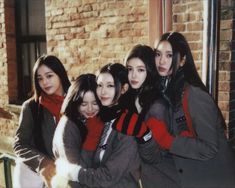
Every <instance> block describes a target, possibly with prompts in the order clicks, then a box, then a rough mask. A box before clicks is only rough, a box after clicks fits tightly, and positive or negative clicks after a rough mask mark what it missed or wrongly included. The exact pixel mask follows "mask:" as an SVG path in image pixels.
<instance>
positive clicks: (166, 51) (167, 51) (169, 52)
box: [156, 49, 173, 53]
mask: <svg viewBox="0 0 235 188" xmlns="http://www.w3.org/2000/svg"><path fill="white" fill-rule="evenodd" d="M156 52H159V53H162V52H161V51H160V50H158V49H156ZM166 53H173V52H172V51H166Z"/></svg>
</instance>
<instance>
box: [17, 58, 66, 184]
mask: <svg viewBox="0 0 235 188" xmlns="http://www.w3.org/2000/svg"><path fill="white" fill-rule="evenodd" d="M33 83H34V96H33V97H32V98H30V99H29V100H27V101H25V102H24V103H23V105H22V111H21V115H20V119H19V128H18V129H17V131H16V137H15V143H14V151H15V153H16V155H17V156H18V158H19V163H17V165H16V169H15V177H16V178H15V179H14V184H15V185H17V187H29V186H30V187H37V186H36V182H39V184H41V186H42V181H40V180H43V182H44V183H45V184H46V186H50V185H49V182H50V178H51V177H52V176H53V175H54V173H55V165H54V155H53V152H52V138H53V135H54V131H55V128H56V125H57V123H58V121H59V119H60V108H61V105H62V102H63V100H64V96H65V95H66V93H67V90H68V88H69V86H70V82H69V79H68V76H67V73H66V71H65V68H64V66H63V65H62V63H61V62H60V60H59V59H58V58H57V57H55V56H51V55H43V56H41V57H40V58H38V60H37V61H36V63H35V65H34V68H33ZM24 164H25V165H26V166H27V167H26V166H25V165H24ZM17 172H18V173H19V174H17ZM36 173H37V174H36ZM31 175H32V176H31ZM39 176H40V177H41V178H39ZM37 180H38V181H37Z"/></svg>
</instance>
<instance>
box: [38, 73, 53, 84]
mask: <svg viewBox="0 0 235 188" xmlns="http://www.w3.org/2000/svg"><path fill="white" fill-rule="evenodd" d="M53 77H54V74H52V73H49V74H47V75H46V76H45V78H46V79H47V80H49V79H51V78H53ZM43 79H44V78H43V76H40V75H39V76H38V77H37V80H38V82H40V81H42V80H43Z"/></svg>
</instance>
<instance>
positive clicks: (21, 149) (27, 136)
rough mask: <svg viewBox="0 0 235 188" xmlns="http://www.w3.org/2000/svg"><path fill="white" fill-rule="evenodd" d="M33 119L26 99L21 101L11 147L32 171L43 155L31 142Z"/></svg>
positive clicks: (36, 169)
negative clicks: (16, 127)
mask: <svg viewBox="0 0 235 188" xmlns="http://www.w3.org/2000/svg"><path fill="white" fill-rule="evenodd" d="M33 127H34V121H33V117H32V112H31V110H30V107H29V104H28V101H26V102H25V103H23V105H22V110H21V114H20V117H19V127H18V129H17V131H16V136H15V141H14V144H13V149H14V152H15V154H16V155H17V157H20V158H21V159H22V160H23V162H24V163H25V164H26V165H27V166H29V167H30V168H31V169H32V170H33V171H38V170H39V169H38V167H39V165H40V161H41V160H42V159H43V158H44V157H45V155H44V154H43V153H41V152H40V151H38V150H37V148H36V147H35V145H34V144H33Z"/></svg>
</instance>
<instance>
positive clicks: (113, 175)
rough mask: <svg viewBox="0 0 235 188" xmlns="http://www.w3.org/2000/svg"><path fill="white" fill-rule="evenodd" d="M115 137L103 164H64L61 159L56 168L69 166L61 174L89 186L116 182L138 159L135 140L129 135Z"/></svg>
mask: <svg viewBox="0 0 235 188" xmlns="http://www.w3.org/2000/svg"><path fill="white" fill-rule="evenodd" d="M117 138H118V140H115V141H116V143H115V146H114V145H113V144H112V145H110V147H113V148H111V149H113V150H112V153H111V154H110V156H109V157H108V159H107V161H105V164H104V165H102V166H100V167H98V168H96V169H94V168H83V167H82V166H79V165H77V166H75V165H73V164H65V163H64V162H63V161H61V160H58V161H57V164H58V166H57V167H58V169H60V168H62V167H63V166H67V167H68V168H69V172H66V173H64V174H63V175H62V176H65V177H69V179H70V180H73V181H79V183H81V184H85V185H87V186H89V187H95V186H101V187H111V186H112V185H114V184H116V183H118V182H119V181H120V179H121V178H122V176H123V174H125V173H126V172H127V171H128V168H130V167H131V168H134V167H135V166H134V165H136V167H138V166H139V161H138V162H135V160H137V159H136V158H138V157H137V155H138V153H137V146H136V142H135V140H134V139H133V138H132V137H130V136H125V135H121V134H118V136H117ZM120 161H121V162H120ZM130 163H133V166H130ZM68 168H66V169H68ZM61 170H62V169H61ZM61 170H59V171H61Z"/></svg>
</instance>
